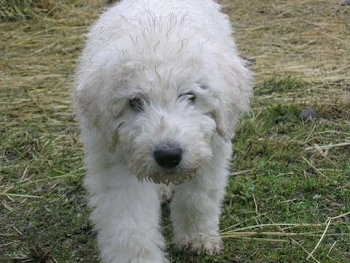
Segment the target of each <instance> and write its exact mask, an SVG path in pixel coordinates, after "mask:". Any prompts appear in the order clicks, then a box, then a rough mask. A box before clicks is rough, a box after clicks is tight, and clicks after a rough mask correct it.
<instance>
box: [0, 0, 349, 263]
mask: <svg viewBox="0 0 350 263" xmlns="http://www.w3.org/2000/svg"><path fill="white" fill-rule="evenodd" d="M242 3H243V1H242ZM244 3H246V2H244ZM62 10H64V12H63V13H56V16H57V18H55V17H54V18H52V17H51V18H47V17H46V18H45V17H39V18H37V19H36V20H35V21H27V22H26V23H23V22H22V21H18V22H16V21H15V22H6V23H2V24H0V38H1V39H5V40H6V41H0V50H3V51H4V52H3V53H1V52H0V57H1V60H0V76H1V78H0V97H1V101H0V262H23V263H24V262H47V263H49V262H60V263H65V262H87V263H89V262H98V252H97V246H96V240H95V234H94V233H93V231H92V229H91V225H90V223H89V220H88V214H89V211H88V209H87V207H86V201H85V199H84V196H85V194H86V192H85V190H84V189H83V187H82V180H83V177H84V173H85V171H84V169H83V168H82V151H81V145H80V144H79V142H78V135H77V132H78V130H77V125H76V124H75V122H74V119H73V115H72V111H71V106H70V95H69V93H70V86H71V76H72V74H73V72H74V68H75V64H76V58H77V56H78V54H79V52H80V50H81V47H82V44H83V41H82V40H83V37H82V34H83V33H85V32H86V30H87V25H89V24H90V23H91V21H92V20H93V18H94V17H96V15H97V14H98V10H99V8H91V7H90V8H89V9H84V7H83V5H80V6H78V5H77V6H75V7H74V8H67V7H66V8H64V9H62ZM67 10H69V11H67ZM87 10H89V12H87ZM237 34H238V36H239V37H238V39H241V37H242V35H240V32H237ZM241 41H242V40H241ZM244 41H245V40H244ZM240 43H243V42H240ZM265 48H268V47H265ZM272 48H273V47H272ZM251 55H254V52H251ZM257 63H259V60H258V61H257ZM253 69H254V70H257V71H258V76H257V79H256V86H255V97H254V98H253V100H252V111H251V113H250V114H248V115H247V116H246V117H245V118H244V119H243V120H242V121H241V123H240V125H239V127H238V129H237V133H236V137H235V139H234V156H233V159H232V165H231V171H232V176H231V177H230V180H229V185H228V188H227V195H226V197H225V199H224V203H223V208H222V211H223V212H222V217H221V229H222V231H223V235H226V236H227V237H226V238H225V239H224V244H225V247H224V250H223V252H222V253H221V254H219V255H216V256H206V255H195V254H192V253H190V252H188V251H182V250H178V249H176V247H175V246H174V245H173V244H172V243H171V230H172V227H171V224H170V222H169V211H168V208H167V207H164V209H163V216H164V217H163V231H164V233H165V235H166V238H167V240H168V242H167V244H168V247H167V252H168V254H169V258H170V259H171V262H173V263H183V262H194V263H204V262H206V263H207V262H209V263H212V262H220V263H248V262H264V263H266V262H344V263H345V262H348V259H349V258H350V242H349V240H350V224H349V220H350V216H349V211H350V183H349V182H350V146H349V141H350V122H349V116H350V112H349V109H350V107H349V105H350V103H349V102H350V100H349V98H350V96H349V92H350V90H349V85H350V83H349V79H348V78H346V77H344V78H342V80H339V79H340V78H337V80H335V81H329V80H327V81H318V80H317V81H312V80H310V79H306V78H305V79H304V78H302V77H301V76H300V75H299V74H298V76H297V75H293V74H291V73H290V72H288V74H287V73H284V72H283V69H280V72H274V73H273V74H271V72H264V70H262V69H260V66H259V65H258V66H257V68H253ZM265 73H268V74H266V75H267V77H263V76H264V74H265ZM306 107H313V108H314V109H315V110H316V112H317V115H318V117H317V119H316V120H314V121H308V122H303V121H301V120H300V117H299V114H300V112H301V111H302V110H303V109H305V108H306ZM329 218H333V219H332V220H330V219H329ZM327 223H329V225H327ZM287 224H288V225H287ZM229 231H233V232H229ZM322 234H324V236H323V237H322ZM250 235H253V236H250ZM321 237H322V238H321ZM318 242H320V243H319V245H318V246H317V247H316V245H317V243H318ZM315 247H316V250H315V251H314V253H313V257H314V258H310V260H309V261H308V260H307V257H308V253H310V252H312V251H313V250H314V249H315Z"/></svg>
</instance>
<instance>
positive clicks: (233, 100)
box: [213, 58, 252, 140]
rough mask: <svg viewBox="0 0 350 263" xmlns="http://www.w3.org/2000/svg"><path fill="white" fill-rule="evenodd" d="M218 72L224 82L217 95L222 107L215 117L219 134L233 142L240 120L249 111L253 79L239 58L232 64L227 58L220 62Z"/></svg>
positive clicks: (214, 114)
mask: <svg viewBox="0 0 350 263" xmlns="http://www.w3.org/2000/svg"><path fill="white" fill-rule="evenodd" d="M218 72H219V74H220V76H221V77H220V78H221V80H222V82H221V83H220V87H219V92H218V93H217V96H218V98H219V102H220V103H219V104H220V105H219V107H218V108H217V109H216V110H215V111H214V113H213V116H214V119H215V121H216V125H217V132H218V134H219V135H220V136H221V137H223V138H224V139H225V140H231V139H232V138H233V136H234V132H235V126H236V124H237V122H238V120H239V119H240V117H241V116H242V115H243V113H245V112H247V111H248V110H249V98H250V96H251V93H252V77H251V73H250V71H249V69H248V68H246V66H245V64H244V61H243V60H242V59H238V58H236V59H233V60H232V61H230V62H228V59H227V58H223V59H222V60H220V61H219V62H218Z"/></svg>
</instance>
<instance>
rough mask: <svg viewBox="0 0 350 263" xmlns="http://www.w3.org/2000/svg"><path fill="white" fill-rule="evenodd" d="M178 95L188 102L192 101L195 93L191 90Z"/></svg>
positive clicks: (194, 98)
mask: <svg viewBox="0 0 350 263" xmlns="http://www.w3.org/2000/svg"><path fill="white" fill-rule="evenodd" d="M179 97H180V98H184V99H186V100H188V101H189V102H190V103H194V101H195V100H196V95H194V94H193V92H191V91H189V92H186V93H182V94H181V95H180V96H179Z"/></svg>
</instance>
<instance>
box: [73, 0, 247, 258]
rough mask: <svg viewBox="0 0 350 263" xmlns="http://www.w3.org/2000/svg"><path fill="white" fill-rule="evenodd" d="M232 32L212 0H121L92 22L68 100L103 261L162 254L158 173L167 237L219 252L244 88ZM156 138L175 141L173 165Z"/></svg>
mask: <svg viewBox="0 0 350 263" xmlns="http://www.w3.org/2000/svg"><path fill="white" fill-rule="evenodd" d="M231 34H232V30H231V27H230V23H229V20H228V18H227V16H225V15H223V14H222V13H221V12H220V8H219V5H218V4H216V3H215V2H213V1H211V0H191V1H188V0H124V1H121V2H120V3H117V4H116V5H114V6H112V7H111V8H110V9H109V10H107V11H106V12H105V13H104V14H103V15H102V16H101V17H100V19H99V20H98V21H97V23H96V24H95V25H94V26H93V27H92V28H91V31H90V33H89V34H88V39H87V43H86V46H85V49H84V50H83V53H82V56H81V59H80V65H79V68H78V71H77V75H76V85H75V89H74V92H73V99H74V103H75V105H76V111H77V118H78V120H79V122H80V126H81V140H82V142H83V144H84V152H85V164H86V168H87V176H86V179H85V186H86V188H87V190H88V191H89V204H90V206H91V208H92V214H91V220H92V221H93V223H94V225H95V228H96V230H97V233H98V243H99V247H100V251H101V258H102V261H103V262H106V263H107V262H108V263H165V262H168V261H167V259H166V256H165V253H164V251H163V249H164V240H163V237H162V235H161V232H160V228H159V220H160V200H159V184H158V183H165V184H168V183H174V184H175V186H174V197H173V200H172V202H171V219H172V222H173V226H174V241H175V243H177V244H178V245H179V246H185V247H190V248H191V249H193V250H195V251H197V252H206V253H216V252H218V251H219V250H220V247H221V239H220V237H219V234H218V231H219V229H218V224H219V215H220V203H221V200H222V198H223V195H224V192H225V185H226V179H227V175H228V171H227V165H228V161H229V159H230V157H231V139H232V138H233V136H234V128H235V125H236V123H237V121H238V120H239V117H240V116H241V115H242V113H244V112H245V111H247V110H248V108H249V97H250V94H251V77H250V73H249V71H248V69H247V68H246V67H245V66H244V61H243V60H242V59H241V58H240V57H239V56H238V52H237V49H236V47H235V44H234V41H233V38H232V36H231ZM159 148H161V149H163V150H164V149H165V151H167V150H168V149H170V151H173V150H174V149H176V150H178V151H179V153H176V157H178V160H176V163H175V164H173V163H165V164H163V163H162V161H159V160H157V158H155V156H156V154H155V152H156V151H157V149H159ZM172 161H173V160H172Z"/></svg>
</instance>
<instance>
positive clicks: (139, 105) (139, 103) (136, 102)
mask: <svg viewBox="0 0 350 263" xmlns="http://www.w3.org/2000/svg"><path fill="white" fill-rule="evenodd" d="M129 106H130V108H132V109H133V110H134V111H137V112H141V111H143V100H142V99H140V98H137V97H135V98H132V99H129Z"/></svg>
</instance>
